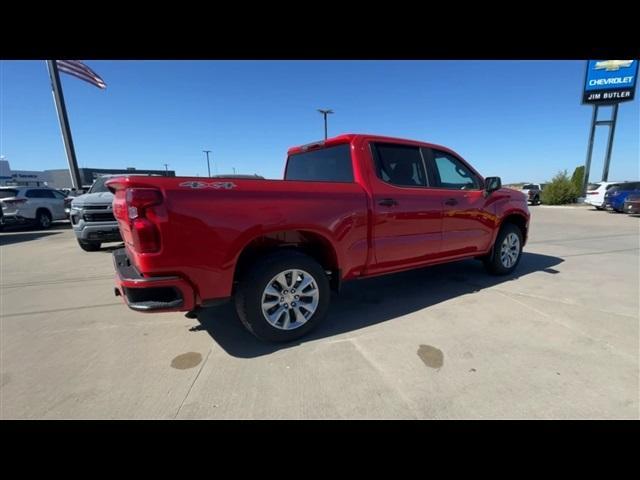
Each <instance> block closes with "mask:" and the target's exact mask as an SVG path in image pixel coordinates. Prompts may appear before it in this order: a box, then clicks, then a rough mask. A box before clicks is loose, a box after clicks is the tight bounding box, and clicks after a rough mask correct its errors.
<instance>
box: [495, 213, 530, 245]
mask: <svg viewBox="0 0 640 480" xmlns="http://www.w3.org/2000/svg"><path fill="white" fill-rule="evenodd" d="M507 223H511V224H513V225H515V226H516V227H518V228H519V229H520V231H521V232H522V240H523V242H522V243H523V244H524V243H525V242H526V241H527V220H526V219H525V218H524V217H523V216H522V215H518V214H511V215H507V216H506V217H505V218H504V220H502V224H501V225H500V228H502V226H503V225H506V224H507Z"/></svg>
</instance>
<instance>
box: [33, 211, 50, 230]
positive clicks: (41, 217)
mask: <svg viewBox="0 0 640 480" xmlns="http://www.w3.org/2000/svg"><path fill="white" fill-rule="evenodd" d="M51 221H52V219H51V214H50V213H49V212H47V211H46V210H38V213H36V225H37V226H38V228H41V229H43V230H46V229H47V228H50V227H51Z"/></svg>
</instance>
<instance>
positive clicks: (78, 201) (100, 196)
mask: <svg viewBox="0 0 640 480" xmlns="http://www.w3.org/2000/svg"><path fill="white" fill-rule="evenodd" d="M112 202H113V193H111V192H99V193H85V194H84V195H80V196H79V197H75V198H74V199H73V200H72V202H71V205H72V206H74V207H78V206H82V205H110V204H111V203H112Z"/></svg>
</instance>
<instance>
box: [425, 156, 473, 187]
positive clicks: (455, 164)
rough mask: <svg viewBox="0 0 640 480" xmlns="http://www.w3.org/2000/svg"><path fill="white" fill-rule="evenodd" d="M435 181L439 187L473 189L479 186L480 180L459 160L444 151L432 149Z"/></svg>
mask: <svg viewBox="0 0 640 480" xmlns="http://www.w3.org/2000/svg"><path fill="white" fill-rule="evenodd" d="M433 163H434V167H435V168H434V170H435V172H434V173H435V176H436V181H437V183H438V186H439V187H440V188H447V189H450V190H473V189H479V188H480V180H479V179H478V177H476V176H475V174H474V173H473V172H472V171H471V170H469V168H467V167H466V166H465V165H464V164H463V163H462V162H461V161H460V160H458V159H457V158H455V157H454V156H453V155H450V154H448V153H446V152H441V151H438V150H433Z"/></svg>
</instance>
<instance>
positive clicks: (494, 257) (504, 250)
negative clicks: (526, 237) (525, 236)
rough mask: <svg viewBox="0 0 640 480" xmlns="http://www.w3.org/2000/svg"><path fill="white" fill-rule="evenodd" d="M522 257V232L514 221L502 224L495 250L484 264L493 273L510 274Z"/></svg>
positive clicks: (494, 246)
mask: <svg viewBox="0 0 640 480" xmlns="http://www.w3.org/2000/svg"><path fill="white" fill-rule="evenodd" d="M520 257H522V232H521V231H520V229H519V228H518V227H517V226H516V225H514V224H513V223H507V224H505V225H503V226H502V228H501V229H500V232H499V233H498V236H497V237H496V243H495V244H494V245H493V251H492V253H491V255H490V256H489V257H487V258H486V259H485V260H484V266H485V268H486V269H487V270H488V271H489V273H491V274H493V275H508V274H510V273H511V272H513V271H514V270H515V268H516V267H517V266H518V263H519V262H520Z"/></svg>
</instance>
